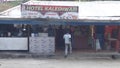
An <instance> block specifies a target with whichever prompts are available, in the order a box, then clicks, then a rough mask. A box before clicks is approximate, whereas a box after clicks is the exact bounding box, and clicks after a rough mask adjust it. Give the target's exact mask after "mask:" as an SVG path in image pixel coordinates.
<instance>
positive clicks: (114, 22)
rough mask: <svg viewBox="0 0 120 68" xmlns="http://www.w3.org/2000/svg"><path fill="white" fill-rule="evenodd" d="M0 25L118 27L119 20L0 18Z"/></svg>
mask: <svg viewBox="0 0 120 68" xmlns="http://www.w3.org/2000/svg"><path fill="white" fill-rule="evenodd" d="M0 24H39V25H73V26H76V25H120V21H119V20H112V21H111V20H62V19H41V18H33V19H30V18H29V19H28V18H27V19H24V18H14V19H12V18H7V19H4V18H0Z"/></svg>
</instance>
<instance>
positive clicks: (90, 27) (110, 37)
mask: <svg viewBox="0 0 120 68" xmlns="http://www.w3.org/2000/svg"><path fill="white" fill-rule="evenodd" d="M0 22H1V24H0V26H1V27H0V31H1V33H0V36H1V37H0V44H1V45H0V50H3V51H4V50H9V51H13V50H15V51H27V52H30V53H38V54H42V55H44V54H45V55H53V54H55V52H56V53H57V52H59V51H64V39H63V34H64V33H65V32H66V31H68V30H69V31H70V33H71V35H72V47H73V51H115V52H118V51H119V48H120V44H119V43H120V41H119V38H120V36H119V35H120V34H119V33H120V31H119V30H120V26H119V22H113V21H112V22H110V21H107V22H104V21H103V22H101V21H100V22H99V21H88V22H86V21H81V20H79V21H74V20H71V21H68V20H64V21H63V20H47V19H15V20H14V19H13V20H1V21H0Z"/></svg>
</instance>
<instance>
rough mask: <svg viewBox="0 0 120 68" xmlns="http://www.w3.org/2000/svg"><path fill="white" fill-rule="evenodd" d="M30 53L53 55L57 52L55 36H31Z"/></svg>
mask: <svg viewBox="0 0 120 68" xmlns="http://www.w3.org/2000/svg"><path fill="white" fill-rule="evenodd" d="M29 42H30V49H29V51H30V53H34V54H39V55H53V54H54V53H55V38H54V37H46V36H44V37H30V41H29Z"/></svg>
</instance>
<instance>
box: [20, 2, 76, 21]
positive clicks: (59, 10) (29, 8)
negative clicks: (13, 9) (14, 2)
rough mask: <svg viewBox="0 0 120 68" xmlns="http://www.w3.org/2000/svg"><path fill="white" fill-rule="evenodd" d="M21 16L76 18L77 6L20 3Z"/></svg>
mask: <svg viewBox="0 0 120 68" xmlns="http://www.w3.org/2000/svg"><path fill="white" fill-rule="evenodd" d="M21 7H22V8H21V12H22V17H23V18H55V19H78V6H54V5H26V4H22V5H21Z"/></svg>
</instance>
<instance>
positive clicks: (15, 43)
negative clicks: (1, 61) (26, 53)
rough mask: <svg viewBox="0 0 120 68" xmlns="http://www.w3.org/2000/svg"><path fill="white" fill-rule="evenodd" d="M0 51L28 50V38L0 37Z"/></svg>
mask: <svg viewBox="0 0 120 68" xmlns="http://www.w3.org/2000/svg"><path fill="white" fill-rule="evenodd" d="M0 50H28V38H27V37H0Z"/></svg>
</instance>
